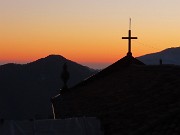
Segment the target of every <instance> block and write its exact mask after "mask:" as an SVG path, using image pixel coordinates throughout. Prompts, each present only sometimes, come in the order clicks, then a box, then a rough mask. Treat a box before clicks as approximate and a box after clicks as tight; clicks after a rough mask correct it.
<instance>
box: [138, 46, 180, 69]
mask: <svg viewBox="0 0 180 135" xmlns="http://www.w3.org/2000/svg"><path fill="white" fill-rule="evenodd" d="M137 59H139V60H140V61H142V62H144V63H145V64H147V65H157V64H159V60H160V59H162V63H163V64H175V65H180V47H172V48H168V49H165V50H163V51H161V52H157V53H152V54H147V55H143V56H141V57H137Z"/></svg>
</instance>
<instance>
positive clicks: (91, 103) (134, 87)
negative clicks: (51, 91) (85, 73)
mask: <svg viewBox="0 0 180 135" xmlns="http://www.w3.org/2000/svg"><path fill="white" fill-rule="evenodd" d="M116 64H117V63H115V64H114V65H116ZM115 67H116V66H115ZM108 68H109V69H108ZM108 68H107V69H105V70H106V71H107V74H106V76H105V75H103V76H101V75H100V73H99V75H98V74H97V75H98V76H99V77H97V76H94V79H92V80H89V79H88V80H87V82H86V83H84V84H81V85H78V86H77V87H74V88H72V89H71V90H70V91H69V92H67V93H64V95H62V98H60V97H59V98H57V99H56V101H55V103H54V107H55V113H56V117H57V118H61V117H78V116H95V117H98V118H100V120H101V122H102V127H104V130H105V132H106V133H107V134H108V135H111V134H112V135H113V134H115V133H117V134H144V135H146V134H147V135H148V134H150V133H152V134H155V135H161V134H175V133H178V132H179V131H180V128H179V125H180V122H179V118H180V115H179V114H180V113H179V112H180V108H179V106H180V100H179V97H180V91H179V89H180V77H179V76H180V67H179V66H173V65H159V66H139V65H130V66H124V68H121V69H120V70H114V72H111V73H109V72H108V70H110V69H116V68H114V66H113V65H111V66H110V67H108ZM105 70H104V71H102V72H101V74H104V73H105ZM103 72H104V73H103ZM93 80H94V81H93Z"/></svg>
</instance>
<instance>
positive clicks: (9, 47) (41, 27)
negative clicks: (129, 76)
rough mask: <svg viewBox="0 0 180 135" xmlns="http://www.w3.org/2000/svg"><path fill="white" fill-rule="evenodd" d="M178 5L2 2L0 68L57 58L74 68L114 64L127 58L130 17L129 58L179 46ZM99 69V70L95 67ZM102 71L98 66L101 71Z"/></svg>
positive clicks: (165, 1) (106, 0) (105, 0)
mask: <svg viewBox="0 0 180 135" xmlns="http://www.w3.org/2000/svg"><path fill="white" fill-rule="evenodd" d="M179 5H180V1H179V0H171V1H170V0H158V1H157V0H151V1H147V0H133V1H128V0H111V1H110V0H98V1H97V0H91V1H89V0H76V1H74V0H52V1H49V0H31V1H27V0H16V1H14V0H6V1H0V24H1V25H0V63H8V62H16V63H26V62H30V61H34V60H36V59H39V58H41V57H46V56H47V55H50V54H59V55H63V56H64V57H66V58H68V59H71V60H73V61H76V62H78V63H82V64H87V65H88V66H91V65H92V67H93V66H94V64H93V63H96V64H97V63H99V64H101V65H103V66H104V63H109V64H110V63H113V62H115V61H117V60H118V59H120V58H121V57H123V56H124V55H126V53H127V41H126V40H122V39H121V37H122V36H127V34H128V25H129V24H128V21H129V17H131V18H132V35H133V36H137V37H138V40H135V41H133V42H132V45H133V46H132V50H133V56H135V57H136V56H140V55H144V54H147V53H151V52H157V51H160V50H163V49H165V48H169V47H176V46H179V39H180V30H179V29H180V27H179V24H180V18H179V15H180V8H179ZM96 67H97V66H96ZM99 67H100V66H99Z"/></svg>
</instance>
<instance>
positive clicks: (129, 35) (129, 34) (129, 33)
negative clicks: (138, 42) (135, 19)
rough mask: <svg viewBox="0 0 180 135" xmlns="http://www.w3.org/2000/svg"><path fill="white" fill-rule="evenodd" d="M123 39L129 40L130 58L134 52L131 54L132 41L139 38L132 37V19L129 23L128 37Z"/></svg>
mask: <svg viewBox="0 0 180 135" xmlns="http://www.w3.org/2000/svg"><path fill="white" fill-rule="evenodd" d="M122 39H128V53H127V55H128V56H132V52H131V40H132V39H137V37H131V18H130V21H129V32H128V37H122Z"/></svg>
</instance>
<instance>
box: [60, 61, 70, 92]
mask: <svg viewBox="0 0 180 135" xmlns="http://www.w3.org/2000/svg"><path fill="white" fill-rule="evenodd" d="M61 79H62V81H63V83H64V84H63V87H62V89H61V91H60V93H61V94H62V93H64V91H65V90H67V89H68V86H67V82H68V80H69V72H68V70H67V64H66V63H64V65H63V71H62V73H61Z"/></svg>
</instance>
